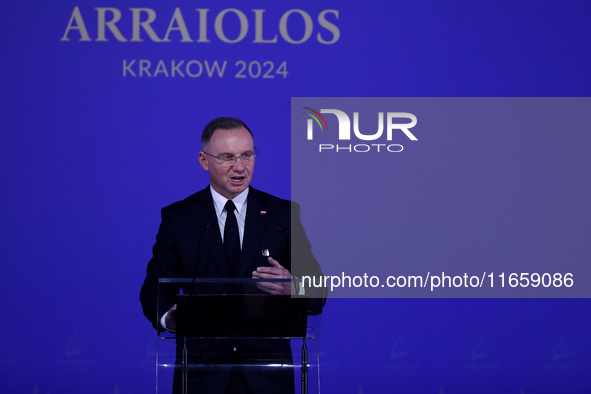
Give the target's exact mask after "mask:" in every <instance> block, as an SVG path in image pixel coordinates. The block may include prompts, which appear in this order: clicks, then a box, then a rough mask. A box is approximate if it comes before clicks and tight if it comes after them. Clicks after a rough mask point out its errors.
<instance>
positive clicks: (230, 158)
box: [203, 148, 258, 167]
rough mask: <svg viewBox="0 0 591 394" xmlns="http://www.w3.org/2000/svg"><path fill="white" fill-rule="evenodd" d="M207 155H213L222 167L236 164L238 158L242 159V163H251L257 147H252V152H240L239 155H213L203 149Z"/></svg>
mask: <svg viewBox="0 0 591 394" xmlns="http://www.w3.org/2000/svg"><path fill="white" fill-rule="evenodd" d="M203 153H205V154H206V155H207V156H211V157H215V158H216V159H218V160H219V161H220V162H221V165H222V167H233V166H234V165H236V162H237V161H238V159H240V160H242V164H244V165H245V166H246V165H251V164H252V163H254V159H255V158H256V157H257V156H258V152H257V148H254V152H246V153H243V154H241V155H240V156H234V155H223V156H214V155H212V154H209V153H207V152H206V151H203Z"/></svg>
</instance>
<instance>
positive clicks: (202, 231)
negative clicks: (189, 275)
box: [189, 222, 209, 295]
mask: <svg viewBox="0 0 591 394" xmlns="http://www.w3.org/2000/svg"><path fill="white" fill-rule="evenodd" d="M208 228H209V222H207V223H204V224H202V225H201V226H200V227H199V230H200V233H201V234H200V235H201V236H200V237H199V243H198V244H197V253H196V256H197V258H199V250H200V249H201V240H202V238H203V233H204V232H205V231H206V230H207V229H208ZM197 265H198V264H197V263H195V270H193V281H192V282H191V292H190V293H189V294H191V295H193V290H194V289H195V277H196V276H197Z"/></svg>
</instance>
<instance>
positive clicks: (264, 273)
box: [252, 257, 295, 295]
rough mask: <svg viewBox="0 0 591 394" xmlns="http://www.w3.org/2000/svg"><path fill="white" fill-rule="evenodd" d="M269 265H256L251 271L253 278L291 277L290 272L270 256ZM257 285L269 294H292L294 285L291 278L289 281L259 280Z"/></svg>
mask: <svg viewBox="0 0 591 394" xmlns="http://www.w3.org/2000/svg"><path fill="white" fill-rule="evenodd" d="M269 264H271V267H258V268H257V269H256V271H253V272H252V277H253V279H292V277H291V273H290V272H289V271H288V270H286V269H285V268H283V267H282V266H281V264H279V263H278V262H277V260H275V259H274V258H272V257H269ZM257 287H258V288H259V289H261V290H263V291H266V292H267V293H270V294H275V295H277V294H283V295H290V294H291V295H294V294H295V287H294V284H293V280H291V281H289V282H260V283H257Z"/></svg>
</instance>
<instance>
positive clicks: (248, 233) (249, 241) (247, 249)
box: [239, 188, 268, 278]
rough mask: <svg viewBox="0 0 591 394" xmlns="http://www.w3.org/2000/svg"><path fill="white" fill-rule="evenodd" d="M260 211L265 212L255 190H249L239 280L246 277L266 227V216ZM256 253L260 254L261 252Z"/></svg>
mask: <svg viewBox="0 0 591 394" xmlns="http://www.w3.org/2000/svg"><path fill="white" fill-rule="evenodd" d="M262 211H265V212H266V208H265V206H264V205H263V203H262V202H261V201H260V200H259V199H258V198H257V196H256V190H254V189H252V188H251V189H250V191H249V192H248V204H247V206H246V222H245V224H244V239H243V240H242V254H241V255H240V268H239V273H240V276H239V277H241V278H242V277H245V276H246V275H245V274H246V271H247V270H248V267H249V266H250V264H251V262H252V260H253V258H254V256H255V253H257V247H258V245H260V244H261V238H262V236H263V233H264V230H265V227H266V225H267V220H268V216H267V214H264V215H263V214H261V212H262ZM258 252H259V253H261V251H258ZM248 277H249V278H250V277H251V275H248Z"/></svg>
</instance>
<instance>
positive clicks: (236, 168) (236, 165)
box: [232, 156, 245, 171]
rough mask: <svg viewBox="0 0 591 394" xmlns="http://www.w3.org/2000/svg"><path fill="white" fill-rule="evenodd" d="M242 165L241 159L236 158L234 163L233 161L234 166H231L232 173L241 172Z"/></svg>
mask: <svg viewBox="0 0 591 394" xmlns="http://www.w3.org/2000/svg"><path fill="white" fill-rule="evenodd" d="M244 168H245V167H244V163H243V162H242V157H240V156H237V157H236V159H235V161H234V165H233V166H232V169H233V170H234V171H242V170H244Z"/></svg>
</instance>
